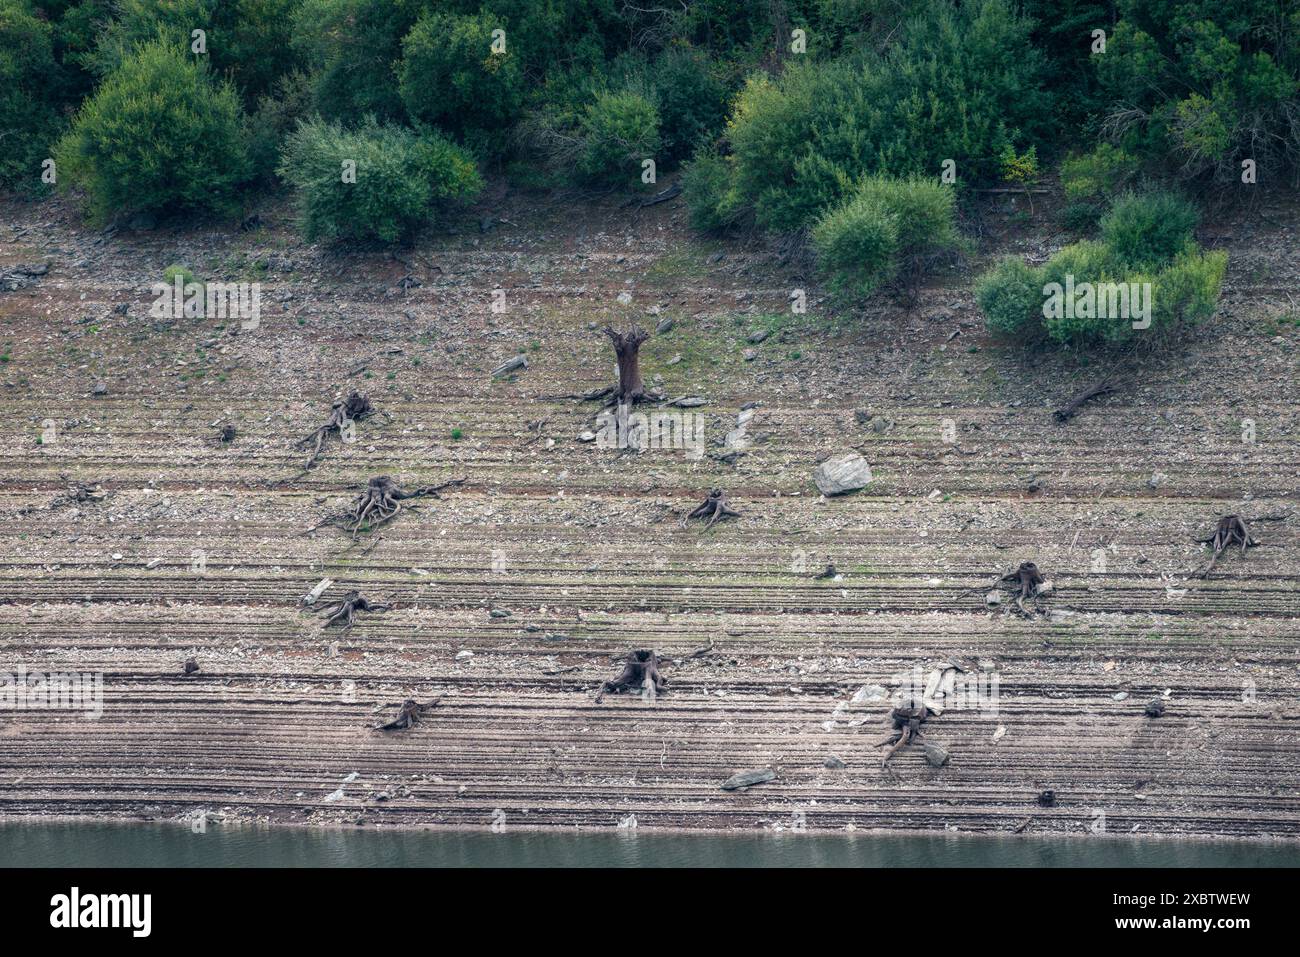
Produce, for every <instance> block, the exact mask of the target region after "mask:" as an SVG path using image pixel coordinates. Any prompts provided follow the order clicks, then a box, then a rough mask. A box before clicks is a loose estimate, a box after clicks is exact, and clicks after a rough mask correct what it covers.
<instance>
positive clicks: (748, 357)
mask: <svg viewBox="0 0 1300 957" xmlns="http://www.w3.org/2000/svg"><path fill="white" fill-rule="evenodd" d="M740 357H741V358H742V359H744V360H745V361H746V362H753V361H754V360H755V359H757V358H758V350H757V349H746V350H745V351H744V352H742V353H741V354H740Z"/></svg>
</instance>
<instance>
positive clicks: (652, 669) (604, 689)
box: [596, 649, 668, 704]
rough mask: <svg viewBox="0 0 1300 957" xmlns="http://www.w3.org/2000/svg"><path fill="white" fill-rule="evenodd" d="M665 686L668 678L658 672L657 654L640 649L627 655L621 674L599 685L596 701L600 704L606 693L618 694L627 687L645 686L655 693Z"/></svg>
mask: <svg viewBox="0 0 1300 957" xmlns="http://www.w3.org/2000/svg"><path fill="white" fill-rule="evenodd" d="M667 686H668V679H667V678H665V677H664V676H663V675H661V674H660V673H659V656H658V655H657V654H655V653H654V652H653V651H650V650H648V649H640V650H638V651H634V652H632V653H631V654H630V655H628V656H627V662H626V664H624V665H623V673H622V674H621V675H619V676H618V677H617V678H615V679H613V680H612V681H606V682H605V683H604V684H602V685H601V686H600V690H599V691H597V692H596V703H597V704H600V702H601V699H603V698H604V697H605V695H606V694H618V693H620V692H622V691H627V690H628V689H629V688H641V687H646V688H647V689H653V693H656V694H657V693H659V692H661V691H663V690H664V689H665V688H667Z"/></svg>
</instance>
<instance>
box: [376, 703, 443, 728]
mask: <svg viewBox="0 0 1300 957" xmlns="http://www.w3.org/2000/svg"><path fill="white" fill-rule="evenodd" d="M437 706H438V701H437V699H435V700H433V701H431V702H429V703H428V704H419V703H418V702H417V701H416V700H415V699H414V698H407V699H406V700H405V701H404V702H402V708H401V710H400V711H398V712H397V717H396V718H394V719H393V720H392V721H389V722H388V723H387V724H381V725H379V726H378V727H376V728H375V730H376V731H404V730H406V729H407V728H411V727H414V726H415V725H417V724H419V723H420V718H421V717H423V716H424V713H425V712H426V711H432V710H433V709H434V708H436V707H437Z"/></svg>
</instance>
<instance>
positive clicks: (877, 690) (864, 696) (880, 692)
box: [849, 685, 889, 704]
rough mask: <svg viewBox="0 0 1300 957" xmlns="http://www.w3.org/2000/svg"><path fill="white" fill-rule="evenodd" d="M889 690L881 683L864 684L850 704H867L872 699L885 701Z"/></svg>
mask: <svg viewBox="0 0 1300 957" xmlns="http://www.w3.org/2000/svg"><path fill="white" fill-rule="evenodd" d="M888 695H889V692H888V691H886V690H885V689H884V688H882V687H880V685H863V686H862V687H861V688H859V689H858V690H857V693H856V694H854V695H853V697H852V698H851V699H850V701H849V703H850V704H866V703H867V702H870V701H884V700H885V698H886V697H887V696H888Z"/></svg>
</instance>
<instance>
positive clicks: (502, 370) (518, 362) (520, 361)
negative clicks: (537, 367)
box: [492, 355, 528, 379]
mask: <svg viewBox="0 0 1300 957" xmlns="http://www.w3.org/2000/svg"><path fill="white" fill-rule="evenodd" d="M527 368H528V357H527V356H525V355H518V356H515V357H514V358H513V359H507V360H506V361H505V362H503V363H501V365H499V366H497V367H496V368H495V369H493V370H492V378H494V379H495V378H496V377H497V376H503V375H505V374H506V373H507V372H514V371H515V370H516V369H527Z"/></svg>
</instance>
